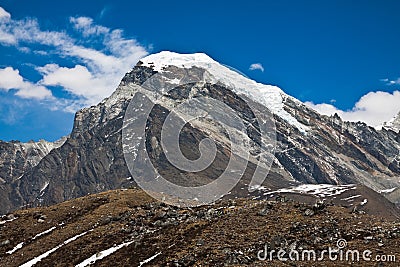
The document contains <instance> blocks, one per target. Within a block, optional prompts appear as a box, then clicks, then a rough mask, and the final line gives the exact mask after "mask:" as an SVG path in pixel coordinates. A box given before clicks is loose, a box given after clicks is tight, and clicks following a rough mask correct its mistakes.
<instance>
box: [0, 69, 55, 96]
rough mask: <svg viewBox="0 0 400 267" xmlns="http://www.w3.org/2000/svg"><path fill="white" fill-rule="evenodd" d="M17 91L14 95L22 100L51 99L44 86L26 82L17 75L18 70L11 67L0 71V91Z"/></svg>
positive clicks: (49, 92) (50, 94)
mask: <svg viewBox="0 0 400 267" xmlns="http://www.w3.org/2000/svg"><path fill="white" fill-rule="evenodd" d="M11 89H15V90H17V92H16V93H15V95H17V96H19V97H22V98H34V99H45V98H51V97H52V93H51V91H50V90H48V89H47V88H45V87H44V86H41V85H37V84H34V83H31V82H28V81H25V80H24V78H23V77H22V76H21V75H20V74H19V71H18V70H15V69H13V68H11V67H7V68H4V69H0V90H5V91H9V90H11Z"/></svg>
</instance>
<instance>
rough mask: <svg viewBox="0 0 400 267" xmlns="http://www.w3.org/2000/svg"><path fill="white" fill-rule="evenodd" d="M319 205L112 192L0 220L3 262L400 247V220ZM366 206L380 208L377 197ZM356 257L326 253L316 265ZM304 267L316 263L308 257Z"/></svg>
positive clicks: (193, 260)
mask: <svg viewBox="0 0 400 267" xmlns="http://www.w3.org/2000/svg"><path fill="white" fill-rule="evenodd" d="M314 204H315V201H310V203H305V202H302V201H301V202H298V201H292V200H284V199H283V198H275V197H273V198H270V199H268V200H261V201H260V200H250V199H248V198H246V199H236V200H225V201H218V202H217V203H215V204H214V205H211V206H202V207H196V208H177V207H173V206H168V205H165V204H164V203H160V202H155V201H154V200H153V199H152V198H150V197H149V196H148V195H147V194H146V193H144V192H143V191H141V190H136V189H129V190H115V191H108V192H104V193H100V194H96V195H90V196H85V197H82V198H78V199H74V200H71V201H67V202H64V203H61V204H57V205H55V206H50V207H43V208H34V209H28V210H19V211H16V212H15V213H14V214H9V215H8V216H7V217H8V218H2V219H4V220H2V219H0V228H1V232H0V265H1V266H9V267H13V266H32V264H34V263H35V264H36V265H35V266H89V264H93V265H90V266H113V265H116V266H227V265H228V266H244V265H250V266H271V265H273V266H287V263H288V262H280V261H279V260H278V259H276V257H274V259H273V261H272V262H271V261H269V260H268V261H262V260H258V259H257V254H258V251H259V250H262V249H264V247H265V245H266V246H268V248H269V249H274V248H276V249H279V248H282V249H284V250H286V251H288V250H290V249H295V250H298V251H299V252H300V253H301V252H302V251H303V250H309V249H316V250H317V251H321V250H322V249H328V247H331V248H336V244H337V242H338V240H339V239H344V240H346V241H347V247H346V248H345V249H353V250H354V249H358V250H360V251H363V250H365V249H369V250H371V251H372V252H373V254H372V255H371V257H375V256H376V255H396V256H397V255H398V254H399V253H400V250H399V248H400V246H399V244H400V230H399V229H400V225H399V223H398V222H393V221H389V220H387V219H384V218H381V217H375V216H371V215H367V214H363V212H361V211H353V212H351V211H349V210H348V209H346V208H344V207H340V206H332V205H322V204H320V205H319V206H315V205H314ZM367 205H370V208H371V209H375V211H377V210H379V209H380V208H381V207H379V205H380V202H379V201H377V202H371V203H367ZM316 207H317V208H316ZM314 211H315V212H314ZM360 258H361V257H360ZM350 261H351V260H349V261H346V260H343V262H342V261H340V262H338V261H332V260H329V258H328V257H327V256H326V257H325V258H324V260H323V261H321V263H318V265H323V266H338V265H345V264H349V262H350ZM291 263H293V264H298V263H296V262H291ZM353 263H354V262H353ZM23 264H24V265H23ZM360 264H361V265H362V266H376V265H375V264H377V263H376V262H372V264H370V265H368V264H369V262H365V261H363V260H362V258H361V260H360ZM396 264H397V263H396V262H390V261H388V262H386V263H385V265H384V266H397V265H396ZM301 266H315V262H314V261H310V260H309V261H307V260H305V261H302V262H301Z"/></svg>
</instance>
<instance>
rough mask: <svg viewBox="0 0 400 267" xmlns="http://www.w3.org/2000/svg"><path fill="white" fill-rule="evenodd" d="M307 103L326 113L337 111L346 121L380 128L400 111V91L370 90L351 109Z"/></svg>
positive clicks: (331, 113) (330, 113)
mask: <svg viewBox="0 0 400 267" xmlns="http://www.w3.org/2000/svg"><path fill="white" fill-rule="evenodd" d="M305 104H306V105H308V106H309V107H311V108H313V109H314V110H316V111H318V112H319V113H321V114H324V115H333V114H335V113H337V114H338V115H339V116H340V117H341V118H342V119H343V120H346V121H354V122H357V121H362V122H365V123H366V124H368V125H370V126H372V127H376V128H378V129H379V128H380V127H381V126H382V124H383V123H384V122H387V121H389V120H390V119H392V118H393V117H394V116H396V115H397V113H399V111H400V91H394V92H393V93H387V92H382V91H377V92H370V93H368V94H366V95H364V96H362V97H361V98H360V99H359V100H358V101H357V103H356V104H355V105H354V107H353V108H352V109H351V110H340V109H338V108H336V107H335V106H334V105H332V104H326V103H322V104H314V103H313V102H305Z"/></svg>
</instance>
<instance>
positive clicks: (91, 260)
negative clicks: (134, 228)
mask: <svg viewBox="0 0 400 267" xmlns="http://www.w3.org/2000/svg"><path fill="white" fill-rule="evenodd" d="M133 242H134V241H129V242H126V243H122V244H120V245H118V246H115V247H111V248H109V249H106V250H103V251H101V252H98V253H96V254H94V255H92V256H91V257H90V258H88V259H86V260H84V261H83V262H81V263H79V264H78V265H76V266H75V267H85V266H89V265H91V264H93V263H95V262H96V261H98V260H101V259H103V258H105V257H107V256H109V255H111V254H113V253H114V252H116V251H117V250H119V249H121V248H123V247H127V246H129V245H130V244H132V243H133Z"/></svg>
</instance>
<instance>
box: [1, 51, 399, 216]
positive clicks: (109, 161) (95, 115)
mask: <svg viewBox="0 0 400 267" xmlns="http://www.w3.org/2000/svg"><path fill="white" fill-rule="evenodd" d="M157 75H161V77H162V79H159V80H157V82H158V83H159V85H160V86H156V87H155V88H153V90H158V91H159V92H161V93H163V91H162V90H163V88H173V90H171V91H169V92H164V93H163V95H162V97H161V100H162V101H160V102H158V103H157V105H155V106H154V109H153V110H152V112H151V114H150V118H149V119H148V121H149V125H148V127H147V128H146V139H145V140H146V143H145V145H146V150H147V151H148V152H149V156H150V160H151V162H152V164H153V165H154V166H155V167H156V169H157V170H158V171H159V172H160V173H161V174H162V175H163V176H165V177H167V179H170V180H171V181H173V182H174V183H176V184H181V185H192V186H193V185H196V186H198V185H204V184H207V183H209V182H210V181H212V180H214V179H216V178H217V177H218V176H219V175H221V173H222V172H223V170H224V169H225V167H226V166H227V162H228V161H229V158H230V143H229V142H228V139H227V138H226V134H225V133H224V131H223V129H222V128H221V127H220V126H219V125H216V124H214V123H212V122H211V121H208V120H197V121H193V122H191V123H190V124H187V125H185V127H184V128H183V130H182V134H181V137H180V148H181V150H182V153H183V154H184V155H185V156H186V157H187V158H191V159H196V158H198V157H199V156H200V154H199V151H198V149H194V148H197V147H198V146H199V143H200V141H201V140H202V139H204V138H207V137H210V138H211V139H214V140H217V144H218V146H217V148H218V149H217V153H216V158H215V160H214V162H213V164H212V165H210V166H209V167H208V168H207V169H205V170H203V171H200V172H197V173H190V172H185V171H181V170H179V169H177V168H176V167H175V166H173V165H172V164H171V163H169V162H168V160H167V158H166V155H165V153H164V152H163V151H162V149H161V150H160V148H159V146H158V145H157V144H158V143H159V142H160V140H161V128H162V125H163V123H164V121H165V119H166V117H167V115H168V114H169V113H170V111H171V110H172V109H174V108H175V107H176V106H178V105H179V104H180V103H182V102H184V101H185V100H187V99H189V100H190V99H192V100H193V99H196V98H199V97H204V98H206V99H217V100H218V101H220V102H223V103H224V104H226V105H227V106H229V107H231V108H232V109H234V110H235V112H236V113H237V114H239V117H240V119H241V120H242V121H243V122H244V124H245V125H246V127H247V128H248V129H253V130H249V131H248V132H247V135H249V137H250V142H252V144H253V145H254V147H255V150H254V151H253V152H254V153H255V154H254V155H251V157H250V162H249V164H248V165H247V169H246V170H245V172H244V178H243V179H242V180H240V182H239V184H238V185H237V186H236V187H235V188H234V189H232V192H231V195H233V196H242V197H245V196H252V197H257V196H260V195H263V194H265V193H266V192H268V191H271V190H276V189H279V188H283V187H290V186H296V185H299V184H301V183H308V184H364V185H366V186H368V187H370V188H372V189H374V190H376V191H380V190H386V189H392V188H398V187H399V185H400V182H399V177H400V161H399V158H398V155H399V151H400V144H399V135H398V134H396V133H395V132H393V131H387V130H385V129H384V130H382V131H377V130H375V129H374V128H371V127H368V126H367V125H365V124H363V123H351V122H343V121H341V120H340V118H339V117H337V116H332V117H327V116H322V115H320V114H319V113H317V112H315V111H314V110H312V109H310V108H308V107H306V106H305V105H304V104H302V103H301V102H300V101H298V100H296V99H295V98H293V97H290V96H288V95H286V94H285V93H284V92H283V91H282V90H281V89H279V88H278V87H275V86H269V85H262V84H259V83H256V82H254V81H251V80H249V79H247V78H245V77H243V76H241V75H240V74H238V73H236V72H234V71H232V70H230V69H229V68H227V67H224V66H222V65H221V64H219V63H217V62H215V61H214V60H212V59H211V58H209V57H208V56H206V55H204V54H194V55H180V54H177V53H172V52H161V53H159V54H155V55H150V56H148V57H146V58H144V59H142V61H141V62H139V63H138V64H137V66H136V67H135V68H134V69H133V70H132V71H131V72H129V73H127V74H126V75H125V77H124V78H123V79H122V81H121V83H120V85H119V87H118V88H117V89H116V91H115V92H114V93H113V94H112V96H110V97H109V98H107V99H105V100H104V101H102V102H101V103H99V104H98V105H96V106H93V107H90V108H86V109H83V110H81V111H79V112H78V113H77V114H76V116H75V122H74V127H73V130H72V133H71V135H70V136H69V138H68V139H67V140H66V142H65V143H64V144H63V145H62V146H61V147H59V148H57V149H54V150H52V151H51V152H50V153H49V154H48V155H47V156H45V157H44V158H43V159H42V160H41V161H40V162H39V163H38V164H37V165H36V166H35V167H33V168H32V169H29V170H27V171H26V172H25V173H24V175H23V176H22V177H21V178H20V179H18V180H16V181H13V182H12V183H11V184H10V185H9V186H10V187H11V188H12V191H11V192H10V194H9V196H8V198H7V197H6V198H4V201H2V203H1V205H0V211H2V212H6V211H9V210H12V209H15V208H18V207H20V206H24V205H42V204H45V205H48V204H54V203H58V202H62V201H64V200H68V199H71V198H75V197H79V196H84V195H86V194H88V193H97V192H101V191H105V190H109V189H115V188H121V187H129V186H131V185H135V183H134V181H133V179H132V178H131V176H132V175H133V176H135V177H140V176H141V175H143V173H144V172H145V171H146V166H142V168H138V169H135V170H134V173H133V174H131V173H130V172H129V170H128V168H127V166H126V163H125V159H124V154H123V151H124V149H123V140H122V139H123V138H122V127H123V124H124V121H123V119H124V115H125V111H126V109H127V107H128V105H129V101H130V100H131V99H135V101H136V102H135V103H137V104H138V105H140V103H141V102H140V101H141V100H140V99H141V98H140V97H142V96H143V94H144V97H148V98H149V99H152V98H153V94H154V93H155V92H154V91H151V90H143V86H141V85H143V84H146V82H148V80H149V79H150V78H153V77H156V76H157ZM198 78H200V80H201V79H203V80H205V81H206V82H204V81H203V82H198V80H199V79H198ZM155 84H157V83H155ZM247 104H249V105H251V106H256V107H260V110H265V113H268V110H269V111H270V112H272V115H271V116H273V118H274V120H275V128H276V133H274V135H275V136H276V150H275V156H274V159H273V162H272V166H271V171H270V172H269V174H268V177H267V178H266V180H265V181H264V183H263V185H262V186H259V187H257V188H258V190H256V191H254V192H249V191H248V185H249V184H250V180H251V178H252V175H253V173H254V172H255V170H256V166H257V155H259V154H257V153H260V154H261V153H263V152H268V151H266V150H265V149H264V148H262V147H261V146H260V143H262V142H261V139H260V136H259V135H258V129H259V127H260V126H259V125H258V124H257V123H256V122H255V121H254V114H253V113H252V112H251V110H249V106H248V105H247ZM133 115H134V116H133V118H132V119H133V120H135V119H136V120H143V118H141V117H140V113H138V114H133ZM150 122H151V123H150ZM254 129H255V130H254ZM238 132H239V131H236V132H235V133H238ZM136 145H139V143H138V144H133V145H132V147H135V146H136ZM242 149H243V150H246V149H247V147H242ZM142 156H143V155H142V154H139V155H138V158H139V159H140V158H141V157H142ZM399 199H400V198H396V197H394V198H391V200H392V201H394V202H398V201H399Z"/></svg>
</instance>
